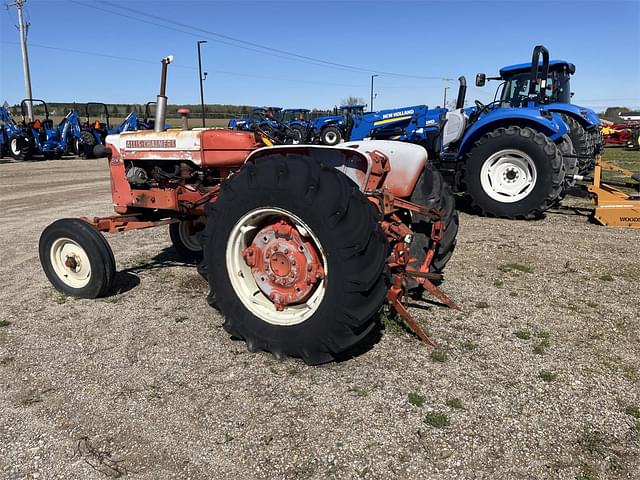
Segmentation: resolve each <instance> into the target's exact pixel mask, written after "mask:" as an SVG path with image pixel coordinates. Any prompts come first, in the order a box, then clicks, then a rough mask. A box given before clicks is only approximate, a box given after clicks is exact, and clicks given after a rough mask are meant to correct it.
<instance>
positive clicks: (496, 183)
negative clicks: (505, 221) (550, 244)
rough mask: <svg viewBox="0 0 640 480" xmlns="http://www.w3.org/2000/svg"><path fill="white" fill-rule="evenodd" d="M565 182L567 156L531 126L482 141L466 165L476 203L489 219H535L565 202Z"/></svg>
mask: <svg viewBox="0 0 640 480" xmlns="http://www.w3.org/2000/svg"><path fill="white" fill-rule="evenodd" d="M564 177H565V168H564V164H563V162H562V155H561V154H560V151H559V150H558V148H557V146H556V145H555V144H554V143H553V142H552V141H551V140H549V138H548V137H547V136H545V135H544V134H542V133H540V132H537V131H535V130H533V129H532V128H529V127H516V126H511V127H507V128H503V127H501V128H497V129H496V130H494V131H492V132H489V133H487V134H486V135H484V136H483V137H482V138H481V139H480V140H478V141H477V142H476V143H475V144H474V146H473V148H472V149H471V151H470V152H469V154H468V155H467V163H466V165H465V172H464V183H465V185H466V192H467V195H468V196H469V197H470V198H471V203H472V205H474V206H475V207H476V208H477V209H479V210H480V212H481V213H482V214H483V215H487V216H491V217H502V218H521V219H533V218H539V217H541V216H542V214H543V212H544V211H545V210H547V209H548V208H549V207H551V206H552V205H553V204H554V203H555V201H556V199H557V198H558V197H559V195H560V192H561V190H562V184H563V182H564Z"/></svg>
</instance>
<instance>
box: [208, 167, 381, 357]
mask: <svg viewBox="0 0 640 480" xmlns="http://www.w3.org/2000/svg"><path fill="white" fill-rule="evenodd" d="M207 217H208V218H207V229H206V230H207V232H206V239H207V240H206V244H205V262H206V265H207V271H208V280H209V288H210V294H209V298H210V303H214V304H215V305H216V306H217V307H218V308H219V309H220V310H221V311H222V313H223V314H224V317H225V322H224V328H225V329H226V330H227V331H228V332H229V333H230V334H231V335H233V336H234V337H236V338H239V339H243V340H245V341H246V343H247V348H248V349H249V350H250V351H257V350H264V351H268V352H272V353H273V354H274V355H275V356H276V357H278V358H280V357H284V356H294V357H302V358H303V359H304V361H305V362H306V363H308V364H320V363H325V362H329V361H332V360H335V359H337V358H340V357H342V356H344V355H346V354H347V352H348V351H349V350H350V349H352V348H353V347H354V346H356V345H358V344H361V343H362V342H364V341H366V340H367V339H369V338H371V336H370V334H371V333H372V331H374V329H375V327H376V325H377V324H376V322H375V319H374V315H375V314H376V313H377V312H378V310H379V309H380V307H381V306H382V303H383V302H384V299H385V296H386V292H387V288H388V287H387V283H386V274H385V272H386V258H387V255H388V244H387V240H386V238H385V236H384V234H383V233H382V231H381V229H380V226H379V224H378V222H377V220H376V209H375V207H374V205H373V204H372V203H371V202H370V201H369V200H368V199H367V198H366V197H365V196H364V195H363V194H362V192H360V190H359V189H358V187H357V186H356V185H355V184H354V183H353V182H352V181H351V180H350V179H349V178H348V177H347V176H346V175H344V174H343V173H341V172H339V171H338V170H335V169H333V168H330V167H324V166H321V165H320V164H319V163H318V162H316V161H315V160H314V159H312V158H310V157H303V156H298V155H287V156H283V155H273V156H271V157H269V158H265V159H261V160H258V161H257V162H256V163H248V164H245V166H243V167H242V169H241V170H240V172H239V173H237V174H236V175H234V176H233V177H231V179H229V180H227V181H226V182H225V183H223V188H222V193H221V195H220V197H219V198H218V200H217V201H216V202H215V203H213V204H211V205H210V206H209V207H208V211H207Z"/></svg>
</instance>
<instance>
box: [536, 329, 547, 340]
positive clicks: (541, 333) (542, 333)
mask: <svg viewBox="0 0 640 480" xmlns="http://www.w3.org/2000/svg"><path fill="white" fill-rule="evenodd" d="M549 336H550V335H549V332H546V331H544V330H538V331H537V332H536V337H538V338H549Z"/></svg>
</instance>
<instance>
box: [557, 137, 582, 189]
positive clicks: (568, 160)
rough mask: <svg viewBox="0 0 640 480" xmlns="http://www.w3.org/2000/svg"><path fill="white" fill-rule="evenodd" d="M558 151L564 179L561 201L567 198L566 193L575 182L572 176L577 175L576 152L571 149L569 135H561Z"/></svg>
mask: <svg viewBox="0 0 640 480" xmlns="http://www.w3.org/2000/svg"><path fill="white" fill-rule="evenodd" d="M557 145H558V150H560V154H561V155H562V162H563V163H564V169H565V177H564V180H563V182H562V191H561V192H560V196H559V197H558V199H559V200H562V199H563V198H564V197H566V196H567V192H568V191H569V189H571V188H572V187H573V186H574V185H575V184H576V181H575V179H574V178H573V176H574V175H578V171H579V165H578V159H577V158H576V157H575V154H576V150H575V148H573V142H572V141H571V137H569V135H563V136H562V138H561V139H560V141H559V142H558V144H557Z"/></svg>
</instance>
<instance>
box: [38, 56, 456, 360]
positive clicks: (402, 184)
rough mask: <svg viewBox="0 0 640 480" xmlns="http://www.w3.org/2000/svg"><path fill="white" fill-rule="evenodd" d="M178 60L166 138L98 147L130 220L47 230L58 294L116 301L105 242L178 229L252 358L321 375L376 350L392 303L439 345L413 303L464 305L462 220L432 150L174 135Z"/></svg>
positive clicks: (127, 139)
mask: <svg viewBox="0 0 640 480" xmlns="http://www.w3.org/2000/svg"><path fill="white" fill-rule="evenodd" d="M170 62H171V57H167V58H165V59H163V61H162V81H161V89H160V95H159V96H158V103H157V109H156V120H155V126H156V128H155V130H154V131H134V132H126V133H122V134H119V135H110V136H109V137H108V138H107V141H106V146H101V145H99V146H97V147H96V149H97V150H99V151H97V152H96V154H98V155H101V156H107V157H108V159H109V169H110V174H111V187H112V197H113V203H114V206H115V211H116V213H117V215H114V216H110V217H104V218H93V219H89V218H84V217H83V218H80V219H61V220H57V221H55V222H54V223H52V224H51V225H49V226H48V227H47V228H46V229H45V230H44V231H43V233H42V235H41V238H40V246H39V253H40V261H41V263H42V266H43V269H44V271H45V273H46V275H47V277H48V279H49V280H50V281H51V283H52V284H53V285H54V287H55V288H57V289H58V290H60V291H61V292H63V293H65V294H68V295H73V296H78V297H83V298H95V297H99V296H102V295H107V294H109V292H110V290H111V284H112V282H113V279H114V276H115V260H114V256H113V253H112V251H111V248H110V247H109V244H108V243H107V241H106V239H105V237H104V236H103V235H102V233H101V232H103V233H116V232H122V231H126V230H133V229H142V228H148V227H155V226H159V225H167V224H168V225H169V228H170V234H171V239H172V241H173V243H174V245H175V247H176V250H177V251H178V252H179V253H182V254H183V255H185V256H187V257H190V258H192V259H198V260H200V264H199V271H200V272H201V273H203V275H205V277H206V278H207V279H208V283H209V294H208V301H209V303H210V304H211V305H212V306H214V307H215V308H217V309H219V310H220V311H221V313H222V314H223V315H224V318H225V322H224V327H225V329H226V330H227V331H228V332H229V333H230V334H232V335H233V336H235V337H237V338H241V339H244V340H245V341H246V343H247V347H248V348H249V350H251V351H256V350H264V351H269V352H272V353H273V354H274V355H276V356H277V357H280V356H287V355H288V356H296V357H302V358H303V359H304V361H305V362H307V363H309V364H318V363H323V362H327V361H331V360H334V359H336V358H340V357H341V356H343V355H345V352H348V351H349V350H350V349H351V348H352V347H354V346H356V345H357V344H359V343H361V342H362V341H364V340H366V339H368V338H371V337H370V334H371V333H372V332H373V331H374V329H375V328H376V327H377V324H378V322H377V320H376V314H377V313H378V312H379V310H380V308H381V306H382V305H383V303H384V302H385V299H386V300H387V301H389V302H390V304H391V305H392V307H393V308H394V309H395V310H396V311H397V312H398V313H399V314H400V315H401V316H402V317H403V318H404V319H405V321H406V322H407V324H408V325H409V326H410V328H412V329H413V331H415V332H416V334H417V335H418V336H420V338H422V339H423V340H425V341H428V342H430V340H429V338H428V337H427V336H426V335H425V334H424V332H423V331H422V330H421V329H420V327H419V326H418V324H417V323H415V321H414V320H413V319H412V318H411V316H410V315H409V313H408V312H407V310H406V309H405V307H404V305H403V304H402V301H403V299H404V298H405V296H406V295H407V294H408V293H409V291H410V290H411V291H415V292H419V291H421V290H425V289H426V290H427V291H429V292H430V293H431V294H432V295H434V296H435V297H436V298H437V299H439V300H440V301H441V302H442V303H444V304H446V305H448V306H450V307H455V305H454V304H453V303H452V302H451V301H450V300H449V299H448V298H447V297H446V296H445V295H444V294H443V293H442V292H441V291H440V290H439V289H438V288H437V286H436V285H437V284H439V283H440V281H441V280H442V271H443V269H444V266H445V265H446V263H447V262H448V260H449V258H450V257H451V254H452V253H453V250H454V247H455V244H456V234H457V230H458V215H457V212H456V211H455V209H454V199H453V197H452V195H451V193H450V191H449V188H448V187H447V185H446V184H445V183H444V182H443V180H442V178H441V176H440V174H439V173H438V172H437V171H436V170H434V169H433V168H431V165H430V164H429V163H428V159H427V154H426V152H425V150H424V149H423V148H422V147H420V146H416V145H410V144H405V143H399V142H390V141H367V142H354V143H346V144H342V145H341V146H339V147H323V146H310V145H300V146H272V147H265V146H264V144H263V142H262V141H261V139H262V137H260V134H254V133H249V132H241V131H233V130H226V129H224V130H221V129H215V130H214V129H209V130H188V129H187V128H186V126H185V127H183V129H182V130H180V129H175V130H163V126H164V125H165V111H166V105H167V97H166V96H165V85H166V72H167V65H168V64H169V63H170ZM185 118H186V114H185ZM184 123H185V124H186V122H184ZM266 143H267V144H268V143H269V142H268V141H267V142H266Z"/></svg>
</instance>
